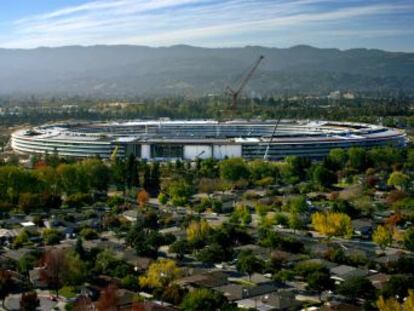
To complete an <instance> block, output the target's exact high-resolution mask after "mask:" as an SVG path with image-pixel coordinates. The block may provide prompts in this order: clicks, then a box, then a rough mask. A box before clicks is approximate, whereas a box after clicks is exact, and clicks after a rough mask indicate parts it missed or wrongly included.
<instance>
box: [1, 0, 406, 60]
mask: <svg viewBox="0 0 414 311" xmlns="http://www.w3.org/2000/svg"><path fill="white" fill-rule="evenodd" d="M95 44H138V45H150V46H170V45H175V44H190V45H197V46H205V47H229V46H246V45H264V46H270V47H289V46H293V45H298V44H308V45H313V46H317V47H336V48H341V49H348V48H359V47H366V48H379V49H385V50H392V51H411V52H414V0H389V1H384V0H1V1H0V47H7V48H34V47H39V46H63V45H95Z"/></svg>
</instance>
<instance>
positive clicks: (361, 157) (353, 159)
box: [348, 147, 366, 171]
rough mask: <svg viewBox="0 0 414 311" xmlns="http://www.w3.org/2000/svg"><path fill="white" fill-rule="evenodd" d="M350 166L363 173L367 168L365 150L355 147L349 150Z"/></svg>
mask: <svg viewBox="0 0 414 311" xmlns="http://www.w3.org/2000/svg"><path fill="white" fill-rule="evenodd" d="M348 166H349V167H350V168H352V169H355V170H358V171H362V170H363V169H365V166H366V151H365V149H363V148H359V147H353V148H350V149H348Z"/></svg>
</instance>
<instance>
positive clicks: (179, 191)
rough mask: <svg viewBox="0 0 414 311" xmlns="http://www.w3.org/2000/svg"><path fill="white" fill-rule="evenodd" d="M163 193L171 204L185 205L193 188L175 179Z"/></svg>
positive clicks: (181, 180) (183, 181)
mask: <svg viewBox="0 0 414 311" xmlns="http://www.w3.org/2000/svg"><path fill="white" fill-rule="evenodd" d="M165 191H166V192H167V194H168V196H169V197H170V198H171V202H172V203H173V204H174V205H176V206H177V205H185V204H187V202H188V200H189V198H190V196H191V195H192V193H193V188H192V186H191V185H190V184H189V183H187V182H186V181H185V180H183V179H176V180H173V181H171V182H170V183H169V184H168V185H167V187H166V189H165Z"/></svg>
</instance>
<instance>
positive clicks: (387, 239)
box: [372, 225, 392, 249]
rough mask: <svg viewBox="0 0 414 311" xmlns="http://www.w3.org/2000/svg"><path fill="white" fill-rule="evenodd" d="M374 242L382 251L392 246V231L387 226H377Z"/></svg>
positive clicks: (373, 236) (373, 237)
mask: <svg viewBox="0 0 414 311" xmlns="http://www.w3.org/2000/svg"><path fill="white" fill-rule="evenodd" d="M372 240H373V241H374V242H375V243H376V244H377V245H378V246H379V247H381V248H382V249H385V248H386V247H387V246H390V245H391V243H392V231H391V230H390V229H389V228H387V227H386V226H381V225H380V226H377V228H376V229H375V231H374V233H373V234H372Z"/></svg>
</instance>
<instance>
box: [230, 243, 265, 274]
mask: <svg viewBox="0 0 414 311" xmlns="http://www.w3.org/2000/svg"><path fill="white" fill-rule="evenodd" d="M236 267H237V270H238V271H240V272H244V273H247V274H248V275H249V280H250V278H251V275H252V274H253V273H254V272H260V271H261V270H262V269H263V267H264V262H263V261H262V260H261V259H259V258H258V257H257V256H255V255H254V254H253V251H252V250H245V251H241V252H240V254H239V256H238V257H237V263H236Z"/></svg>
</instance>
